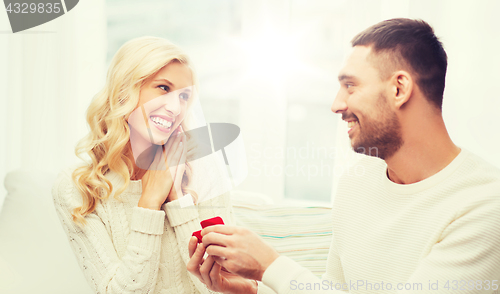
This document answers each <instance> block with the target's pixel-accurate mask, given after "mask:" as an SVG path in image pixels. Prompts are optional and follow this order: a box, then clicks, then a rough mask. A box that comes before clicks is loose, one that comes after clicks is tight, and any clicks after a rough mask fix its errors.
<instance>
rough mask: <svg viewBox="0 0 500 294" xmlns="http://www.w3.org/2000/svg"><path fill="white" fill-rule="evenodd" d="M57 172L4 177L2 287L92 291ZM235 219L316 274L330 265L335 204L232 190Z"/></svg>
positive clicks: (41, 292)
mask: <svg viewBox="0 0 500 294" xmlns="http://www.w3.org/2000/svg"><path fill="white" fill-rule="evenodd" d="M56 176H57V175H56V174H55V173H52V172H47V171H39V170H16V171H12V172H10V173H8V174H7V175H6V177H5V180H4V185H5V188H6V190H7V195H6V197H5V200H4V203H3V205H2V209H1V211H0V293H2V294H28V293H29V294H32V293H37V294H68V293H71V294H90V293H93V291H92V290H91V289H90V287H89V286H88V285H87V282H86V280H85V278H84V276H83V274H82V273H81V271H80V268H79V266H78V263H77V260H76V257H75V256H74V254H73V252H72V250H71V248H70V246H69V243H68V240H67V238H66V235H65V233H64V231H63V229H62V227H61V225H60V223H59V219H58V217H57V215H56V212H55V209H54V206H53V202H52V195H51V188H52V183H53V182H54V180H55V178H56ZM232 202H233V206H234V213H235V218H236V224H237V225H240V226H244V227H247V228H249V229H251V230H253V231H254V232H256V233H257V234H259V235H260V236H261V237H262V238H264V239H265V240H266V241H267V242H269V243H270V244H271V245H272V246H274V248H276V250H277V251H278V252H280V253H281V254H283V255H286V256H289V257H290V258H292V259H294V260H295V261H297V262H298V263H300V264H301V265H303V266H304V267H306V268H309V269H310V270H311V271H312V272H313V273H314V274H316V275H318V276H320V275H321V274H322V273H323V272H324V271H325V265H326V258H327V254H328V248H329V246H330V242H331V224H332V222H331V208H330V207H328V206H322V205H309V206H307V205H300V204H292V203H280V204H276V203H273V202H272V201H271V199H270V198H269V197H268V196H266V195H262V194H257V193H251V192H246V191H232Z"/></svg>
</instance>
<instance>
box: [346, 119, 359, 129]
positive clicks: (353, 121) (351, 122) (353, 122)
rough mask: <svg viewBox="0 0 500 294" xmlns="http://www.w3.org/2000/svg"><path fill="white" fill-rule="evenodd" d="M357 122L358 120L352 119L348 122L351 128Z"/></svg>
mask: <svg viewBox="0 0 500 294" xmlns="http://www.w3.org/2000/svg"><path fill="white" fill-rule="evenodd" d="M357 123H358V121H357V120H352V121H350V122H348V123H347V127H348V128H349V129H350V128H352V127H354V126H355V125H356V124H357Z"/></svg>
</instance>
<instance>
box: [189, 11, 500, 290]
mask: <svg viewBox="0 0 500 294" xmlns="http://www.w3.org/2000/svg"><path fill="white" fill-rule="evenodd" d="M352 46H353V50H352V53H351V55H350V56H349V58H348V59H347V62H346V65H345V67H344V68H343V69H342V70H341V71H340V74H339V82H340V84H341V89H340V90H339V92H338V94H337V97H336V98H335V101H334V102H333V105H332V111H333V112H335V113H338V114H342V119H343V120H344V121H346V122H347V123H348V126H349V132H348V134H349V138H350V139H351V144H352V147H353V149H354V150H355V151H356V152H361V153H366V154H367V155H371V156H367V157H366V158H363V159H362V160H361V161H360V163H359V165H361V166H363V170H364V171H365V172H364V174H363V175H362V176H358V175H344V176H343V177H342V178H341V180H340V182H339V186H338V190H337V194H336V198H335V203H334V206H333V217H334V223H333V238H332V243H331V247H330V252H329V256H328V261H327V271H326V273H325V274H324V275H323V278H322V280H319V279H318V278H316V277H315V276H314V275H313V274H312V273H311V272H309V271H308V270H307V269H305V268H302V267H300V266H299V265H298V264H296V263H295V262H293V261H292V260H291V259H289V258H286V257H283V256H279V254H277V253H276V251H274V250H273V249H272V248H270V247H269V246H268V245H266V244H265V243H264V242H263V241H262V240H261V239H260V238H258V237H257V236H256V235H255V234H254V233H251V232H249V231H248V230H246V229H243V228H238V227H230V226H213V227H208V228H206V229H204V230H203V231H202V235H203V245H200V246H198V248H197V249H196V251H195V242H193V240H191V241H190V244H189V246H190V252H191V254H192V258H191V260H190V262H189V264H188V269H189V271H190V272H191V273H193V274H195V275H197V276H198V278H200V280H202V281H203V282H204V283H205V284H207V286H208V287H209V288H210V289H214V290H217V291H222V292H226V293H256V291H257V286H256V284H255V282H254V281H252V280H257V281H262V282H263V284H265V285H267V286H268V287H270V288H271V289H272V290H274V291H275V292H277V293H316V292H327V293H374V292H376V293H388V292H391V293H500V292H499V291H500V290H498V288H499V285H500V281H499V280H500V170H498V169H497V168H495V167H493V166H491V165H489V164H488V163H486V162H485V161H483V160H481V159H480V158H479V157H477V156H475V155H474V154H471V153H470V152H468V151H466V150H464V149H461V148H459V147H457V146H456V145H455V144H454V143H453V142H452V140H451V139H450V137H449V135H448V132H447V130H446V127H445V125H444V121H443V118H442V114H441V105H442V98H443V91H444V85H445V76H446V67H447V57H446V53H445V51H444V49H443V47H442V44H441V42H440V41H439V40H438V39H437V37H436V36H435V35H434V32H433V29H432V28H431V27H430V26H429V25H428V24H427V23H425V22H424V21H419V20H410V19H392V20H388V21H383V22H381V23H378V24H376V25H374V26H372V27H370V28H368V29H366V30H365V31H363V32H361V33H360V34H359V35H357V36H356V37H355V38H354V39H353V40H352ZM471 98H472V97H471ZM377 157H378V158H377ZM381 159H382V160H381ZM349 174H352V173H349ZM209 245H210V246H209ZM205 248H206V252H207V253H208V254H209V257H208V258H207V259H206V260H203V254H204V253H205ZM221 267H224V268H225V269H227V270H228V271H229V272H231V273H234V274H230V273H228V272H226V271H224V270H222V271H221ZM242 277H243V278H246V279H248V280H246V279H243V278H242ZM264 288H265V287H260V286H259V291H261V290H262V291H264Z"/></svg>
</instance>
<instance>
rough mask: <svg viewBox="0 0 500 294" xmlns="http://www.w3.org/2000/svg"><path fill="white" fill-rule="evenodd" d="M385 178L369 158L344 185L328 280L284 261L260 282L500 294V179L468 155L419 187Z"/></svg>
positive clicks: (290, 287) (288, 287)
mask: <svg viewBox="0 0 500 294" xmlns="http://www.w3.org/2000/svg"><path fill="white" fill-rule="evenodd" d="M386 171H387V165H386V164H385V162H384V161H382V160H380V159H377V158H369V157H367V158H364V159H362V160H361V161H360V163H358V164H357V165H356V166H354V167H353V169H351V170H350V171H349V172H348V173H347V174H345V175H344V176H343V178H342V179H341V182H339V187H338V190H337V195H336V198H335V202H334V204H333V218H334V223H333V239H332V243H331V247H330V252H329V256H328V261H327V271H326V273H325V274H324V275H323V278H322V280H320V279H318V278H316V277H315V276H314V275H313V274H312V273H311V272H309V271H308V270H306V269H305V268H302V267H300V266H299V265H298V264H296V263H295V262H293V261H292V260H290V259H288V258H286V257H279V258H278V259H277V260H275V262H274V263H272V264H271V266H269V268H268V269H267V270H266V271H265V273H264V276H263V279H262V281H263V282H264V283H265V284H266V285H268V286H270V287H271V288H272V289H274V290H275V291H276V292H277V293H280V294H281V293H321V292H325V293H346V292H348V293H439V294H441V293H463V294H464V293H467V294H469V293H500V290H498V289H499V287H500V171H499V170H498V169H497V168H495V167H493V166H492V165H490V164H488V163H487V162H485V161H483V160H482V159H480V158H479V157H477V156H475V155H474V154H472V153H470V152H468V151H466V150H463V149H462V151H461V153H460V154H459V155H458V156H457V157H456V158H455V159H454V160H453V161H452V162H451V163H450V164H449V165H448V166H447V167H446V168H444V169H443V170H441V171H439V172H438V173H437V174H435V175H433V176H431V177H429V178H427V179H425V180H423V181H420V182H417V183H414V184H409V185H399V184H395V183H394V182H391V181H390V180H389V179H388V178H387V175H386ZM342 288H343V289H344V290H343V291H342V292H341V291H339V290H336V289H342ZM315 290H319V291H315Z"/></svg>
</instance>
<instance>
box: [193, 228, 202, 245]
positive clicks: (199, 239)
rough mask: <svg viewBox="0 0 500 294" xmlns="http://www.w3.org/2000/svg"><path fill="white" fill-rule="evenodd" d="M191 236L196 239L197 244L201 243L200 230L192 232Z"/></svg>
mask: <svg viewBox="0 0 500 294" xmlns="http://www.w3.org/2000/svg"><path fill="white" fill-rule="evenodd" d="M193 236H195V237H196V238H198V243H201V230H199V231H196V232H194V233H193Z"/></svg>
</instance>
